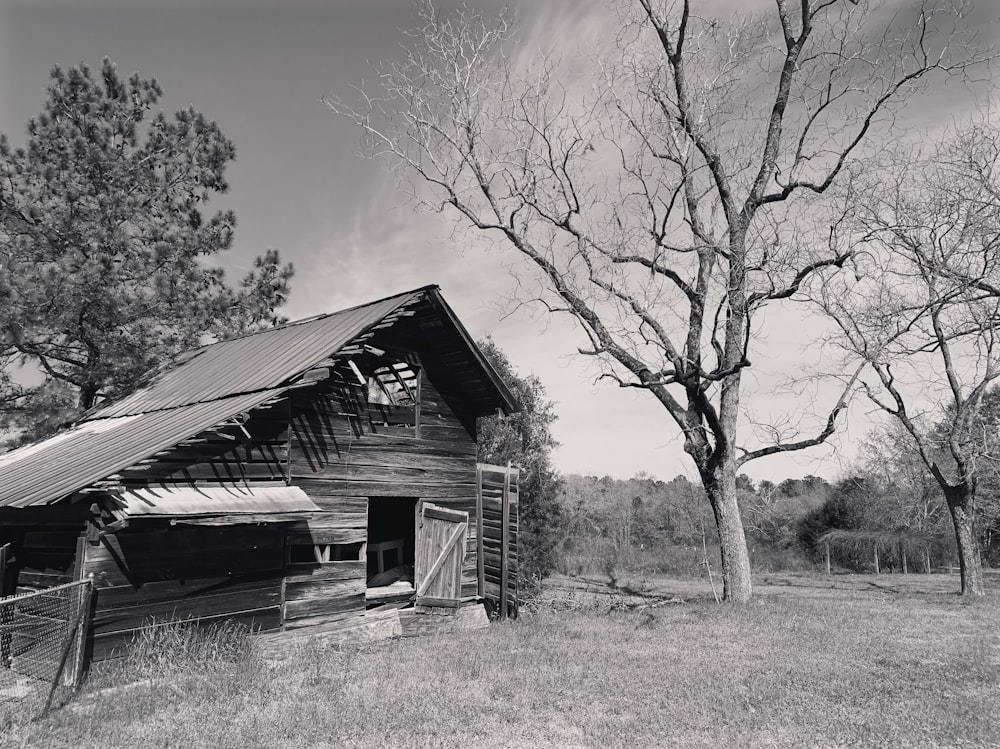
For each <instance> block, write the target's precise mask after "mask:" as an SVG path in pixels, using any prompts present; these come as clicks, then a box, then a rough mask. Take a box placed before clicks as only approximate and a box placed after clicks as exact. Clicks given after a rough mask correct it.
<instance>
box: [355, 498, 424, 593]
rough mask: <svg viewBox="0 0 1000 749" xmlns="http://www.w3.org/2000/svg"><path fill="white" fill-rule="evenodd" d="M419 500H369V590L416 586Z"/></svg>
mask: <svg viewBox="0 0 1000 749" xmlns="http://www.w3.org/2000/svg"><path fill="white" fill-rule="evenodd" d="M416 512H417V500H416V498H415V497H369V499H368V549H367V552H368V554H367V556H368V587H369V588H376V587H382V586H386V585H391V584H392V583H395V582H399V581H403V582H409V583H411V584H412V583H413V558H414V556H413V554H414V542H415V538H416Z"/></svg>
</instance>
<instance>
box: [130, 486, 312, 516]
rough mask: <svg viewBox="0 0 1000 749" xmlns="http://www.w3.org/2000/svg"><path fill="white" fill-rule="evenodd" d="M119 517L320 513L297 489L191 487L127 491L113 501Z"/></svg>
mask: <svg viewBox="0 0 1000 749" xmlns="http://www.w3.org/2000/svg"><path fill="white" fill-rule="evenodd" d="M115 499H116V500H118V501H119V502H120V503H121V505H120V506H119V507H117V508H115V509H114V510H113V511H112V512H113V514H114V515H115V516H116V517H118V518H135V517H170V516H178V515H183V516H192V515H243V514H257V515H270V514H277V513H286V512H314V511H317V510H319V507H317V506H316V505H315V504H313V502H312V500H310V499H309V497H308V496H307V495H306V493H305V492H304V491H302V490H301V489H299V488H298V487H297V486H265V487H254V488H252V489H251V488H248V487H235V486H233V487H221V486H213V487H193V486H183V487H180V486H170V487H167V486H159V487H147V488H144V489H129V490H128V491H123V492H121V493H119V494H118V495H117V496H116V498H115Z"/></svg>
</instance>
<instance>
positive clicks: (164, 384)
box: [85, 287, 432, 419]
mask: <svg viewBox="0 0 1000 749" xmlns="http://www.w3.org/2000/svg"><path fill="white" fill-rule="evenodd" d="M429 288H432V287H427V288H423V289H417V290H415V291H408V292H406V293H404V294H397V295H396V296H393V297H389V298H387V299H382V300H379V301H377V302H371V303H370V304H364V305H361V306H360V307H353V308H351V309H347V310H343V311H342V312H333V313H331V314H328V315H322V316H320V317H316V318H312V319H309V320H303V321H301V322H295V323H290V324H288V325H284V326H282V327H280V328H271V329H269V330H264V331H260V332H258V333H253V334H251V335H246V336H242V337H240V338H233V339H231V340H228V341H220V342H218V343H213V344H209V345H208V346H203V347H202V348H200V349H197V350H195V351H193V352H191V355H190V356H189V358H187V359H185V360H184V361H183V363H181V364H178V365H176V366H174V367H172V368H170V369H168V370H166V371H164V372H162V373H160V374H159V375H157V377H156V378H155V379H154V380H153V381H152V382H151V383H150V384H149V385H147V386H145V387H143V388H141V389H139V390H137V391H136V392H134V393H132V394H131V395H128V396H126V397H125V398H123V399H122V400H120V401H118V402H117V403H112V404H111V405H108V406H106V407H103V408H101V409H100V410H98V411H96V412H94V413H91V414H88V415H87V416H85V419H101V418H108V417H112V416H127V415H130V414H136V413H144V412H147V411H154V410H157V409H162V408H173V407H175V406H182V405H188V404H191V403H202V402H205V401H211V400H216V399H218V398H224V397H226V396H229V395H236V394H238V393H249V392H251V391H254V390H262V389H264V388H273V387H277V386H278V385H281V384H282V383H285V382H286V381H288V380H289V378H291V377H294V376H295V375H297V374H299V373H300V372H303V371H305V370H307V369H309V368H310V367H312V366H313V365H314V364H316V363H317V362H319V361H322V360H323V359H325V358H326V357H328V356H330V355H332V354H334V353H336V352H337V350H338V349H340V348H341V347H342V346H344V345H345V344H346V343H348V342H349V341H350V340H351V339H352V338H355V337H357V336H358V335H360V334H361V333H363V332H364V331H365V330H367V329H368V328H371V327H372V326H374V325H377V324H378V323H379V322H380V321H381V320H382V319H383V318H384V317H385V316H386V315H388V314H389V313H390V312H392V311H394V310H396V309H398V308H399V307H402V306H403V305H405V304H407V303H409V302H411V301H413V300H415V299H418V298H420V297H421V296H423V295H424V294H425V293H426V292H427V291H428V290H429Z"/></svg>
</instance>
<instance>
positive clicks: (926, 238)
mask: <svg viewBox="0 0 1000 749" xmlns="http://www.w3.org/2000/svg"><path fill="white" fill-rule="evenodd" d="M998 159H1000V132H998V131H996V130H994V129H991V128H989V127H984V126H977V127H972V128H970V129H968V130H966V131H964V132H961V133H959V134H957V135H954V136H950V137H948V138H946V139H945V140H942V142H941V143H940V144H938V145H937V146H936V147H934V148H933V149H931V150H930V151H928V152H925V153H919V152H916V151H913V150H902V151H898V152H896V153H894V154H893V157H892V158H891V159H887V162H888V163H887V164H886V166H885V168H884V169H883V170H881V173H880V179H879V181H878V183H875V182H874V181H871V182H870V183H869V189H868V190H867V191H866V192H867V193H868V195H869V200H868V201H867V202H866V203H864V204H863V205H860V206H859V207H858V210H857V212H856V215H855V219H854V221H855V225H856V231H857V235H858V236H859V239H858V243H857V244H856V245H855V250H856V251H855V253H854V254H855V256H854V258H853V261H852V262H853V265H854V269H855V271H856V275H855V276H854V278H847V277H844V276H842V277H840V278H838V279H829V280H828V281H827V282H826V284H825V285H823V286H822V287H821V289H820V290H819V294H818V295H817V299H818V300H819V302H820V304H821V307H822V308H823V310H824V311H825V312H826V314H827V315H828V316H829V317H830V318H831V319H832V320H834V321H835V322H836V323H837V325H838V327H839V330H840V342H841V345H843V346H844V348H845V349H846V350H847V351H848V352H849V353H850V354H851V355H852V356H854V357H857V358H859V359H860V360H862V361H863V362H865V363H866V364H867V365H868V368H869V371H870V372H871V373H873V375H874V377H873V378H872V379H871V380H870V381H868V382H865V383H864V390H865V392H866V394H867V396H868V399H869V400H870V401H871V402H872V403H873V404H874V405H875V406H877V407H878V408H879V409H881V410H882V411H884V412H886V413H888V414H890V415H892V416H893V417H894V418H895V419H897V421H898V423H899V424H900V425H901V426H902V428H903V430H904V431H905V433H906V435H907V436H908V437H909V438H910V439H911V440H912V442H913V444H914V446H915V448H916V450H917V452H918V453H919V456H920V460H921V462H922V463H923V464H924V465H925V466H926V468H927V470H929V471H930V472H931V474H932V475H933V477H934V479H935V481H936V482H937V484H938V486H939V487H940V489H941V491H942V493H943V494H944V499H945V501H946V503H947V507H948V510H949V511H950V513H951V518H952V521H953V524H954V528H955V538H956V541H957V545H958V557H959V566H960V570H961V576H962V580H961V585H962V593H967V594H972V595H981V594H982V593H983V578H982V564H981V561H980V553H979V547H978V541H977V536H976V532H975V514H976V513H975V505H976V487H977V483H978V478H979V474H980V472H981V467H982V466H981V463H982V461H983V459H984V458H986V457H987V456H988V454H989V453H990V452H992V451H993V450H994V449H995V444H996V440H995V437H994V436H993V435H992V434H984V433H983V429H984V428H986V425H985V424H984V422H983V419H982V418H981V412H982V407H983V398H984V396H985V395H986V394H987V391H988V389H989V387H990V385H991V383H993V382H994V380H996V379H997V378H998V377H1000V173H998V163H1000V162H998ZM991 428H992V429H995V426H992V427H991Z"/></svg>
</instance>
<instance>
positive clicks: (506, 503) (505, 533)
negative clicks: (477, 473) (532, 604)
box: [500, 463, 510, 619]
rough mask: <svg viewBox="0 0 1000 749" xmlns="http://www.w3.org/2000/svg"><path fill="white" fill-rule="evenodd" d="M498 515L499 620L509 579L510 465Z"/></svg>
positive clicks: (504, 615) (506, 472) (502, 616)
mask: <svg viewBox="0 0 1000 749" xmlns="http://www.w3.org/2000/svg"><path fill="white" fill-rule="evenodd" d="M500 508H501V513H500V619H506V618H507V584H508V580H509V577H510V569H509V567H510V559H509V557H508V553H507V546H508V545H509V544H510V463H507V470H506V471H505V472H504V476H503V497H502V499H501V505H500Z"/></svg>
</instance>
